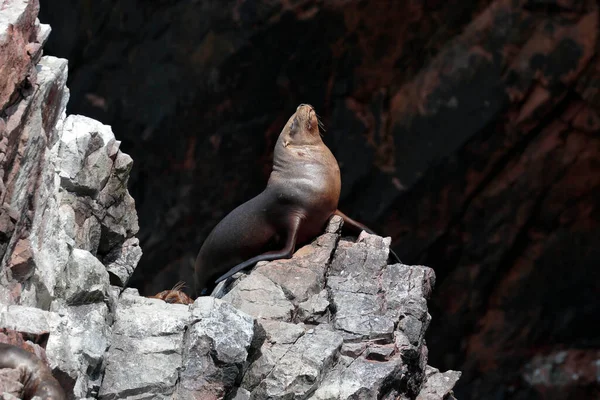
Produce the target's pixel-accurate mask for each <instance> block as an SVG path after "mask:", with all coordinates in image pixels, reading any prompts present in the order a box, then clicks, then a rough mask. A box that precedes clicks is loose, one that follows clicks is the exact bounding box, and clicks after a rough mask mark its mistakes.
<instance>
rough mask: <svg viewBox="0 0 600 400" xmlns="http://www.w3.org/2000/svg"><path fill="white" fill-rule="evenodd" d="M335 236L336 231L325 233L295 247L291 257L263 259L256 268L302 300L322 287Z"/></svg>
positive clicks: (288, 293) (285, 290)
mask: <svg viewBox="0 0 600 400" xmlns="http://www.w3.org/2000/svg"><path fill="white" fill-rule="evenodd" d="M334 224H335V223H334ZM338 238H339V235H338V234H337V233H325V234H323V235H321V236H319V237H318V238H317V239H315V240H314V242H313V243H312V244H310V245H306V246H304V247H302V248H300V249H299V250H298V251H296V253H295V254H294V257H293V258H291V259H289V260H276V261H272V262H269V263H265V264H263V265H260V266H257V267H256V269H255V271H256V273H260V274H262V275H264V276H266V277H268V278H269V279H270V280H271V281H273V282H274V283H275V284H277V286H279V287H281V288H282V290H283V291H284V293H285V294H286V295H287V297H288V298H289V299H291V300H292V301H293V302H294V303H296V304H297V303H300V302H304V301H306V300H308V298H309V297H311V296H313V295H315V294H318V293H319V292H321V291H322V290H323V287H324V284H325V271H326V269H327V265H328V262H329V260H330V259H331V254H332V253H333V251H334V250H335V245H336V243H337V240H338Z"/></svg>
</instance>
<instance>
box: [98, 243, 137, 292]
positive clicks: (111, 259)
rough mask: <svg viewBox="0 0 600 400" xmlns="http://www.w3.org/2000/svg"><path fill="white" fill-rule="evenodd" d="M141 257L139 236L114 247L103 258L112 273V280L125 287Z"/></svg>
mask: <svg viewBox="0 0 600 400" xmlns="http://www.w3.org/2000/svg"><path fill="white" fill-rule="evenodd" d="M140 258H142V248H141V247H140V241H139V239H138V238H135V237H133V238H130V239H127V240H126V241H125V242H124V243H123V244H122V245H121V246H117V247H115V248H113V249H112V250H111V251H110V253H108V254H107V255H106V257H104V260H103V261H104V264H105V265H106V269H107V271H108V273H109V274H110V275H111V282H112V283H113V284H115V285H118V286H120V287H125V285H126V284H127V282H128V281H129V278H131V275H132V274H133V271H134V270H135V267H136V265H137V263H138V262H139V261H140Z"/></svg>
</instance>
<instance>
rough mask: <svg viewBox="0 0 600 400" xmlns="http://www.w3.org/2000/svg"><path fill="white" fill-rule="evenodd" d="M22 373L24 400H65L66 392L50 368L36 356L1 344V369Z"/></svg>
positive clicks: (15, 347)
mask: <svg viewBox="0 0 600 400" xmlns="http://www.w3.org/2000/svg"><path fill="white" fill-rule="evenodd" d="M1 368H12V369H17V370H20V371H21V382H22V383H23V386H24V387H23V399H31V398H33V397H35V396H38V397H39V398H41V399H43V400H65V399H66V398H67V397H66V396H65V392H64V391H63V389H62V387H61V386H60V385H59V384H58V381H57V380H56V379H55V378H54V377H53V376H52V372H50V368H48V367H47V366H46V364H44V362H43V361H42V360H40V359H39V358H37V357H36V356H35V355H34V354H31V353H29V352H28V351H26V350H24V349H21V348H19V347H17V346H13V345H10V344H6V343H0V369H1Z"/></svg>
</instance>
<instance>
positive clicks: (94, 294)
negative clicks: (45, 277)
mask: <svg viewBox="0 0 600 400" xmlns="http://www.w3.org/2000/svg"><path fill="white" fill-rule="evenodd" d="M63 276H64V280H61V282H59V283H58V285H57V288H56V291H57V295H58V296H59V297H60V298H62V299H64V300H65V301H66V302H67V303H68V304H86V303H93V302H98V301H103V300H104V298H106V297H107V295H108V286H109V279H108V272H107V271H106V268H105V267H104V265H103V264H102V263H101V262H100V261H99V260H98V259H97V258H96V257H94V256H93V255H92V254H91V253H90V252H89V251H86V250H80V249H73V251H72V252H71V256H70V257H69V261H68V262H67V266H66V273H65V274H64V275H63Z"/></svg>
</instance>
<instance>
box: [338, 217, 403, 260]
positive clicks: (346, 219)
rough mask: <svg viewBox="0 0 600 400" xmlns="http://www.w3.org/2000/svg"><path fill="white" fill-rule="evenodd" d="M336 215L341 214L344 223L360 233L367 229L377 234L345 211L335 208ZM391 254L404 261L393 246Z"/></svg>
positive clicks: (371, 233)
mask: <svg viewBox="0 0 600 400" xmlns="http://www.w3.org/2000/svg"><path fill="white" fill-rule="evenodd" d="M335 215H339V216H340V217H342V219H343V220H344V225H346V226H348V227H350V228H352V229H353V230H354V231H355V232H356V233H357V234H360V232H361V231H365V232H367V233H368V234H370V235H377V234H376V233H375V232H374V231H373V230H372V229H370V228H369V227H368V226H366V225H363V224H361V223H360V222H358V221H355V220H353V219H352V218H350V217H349V216H347V215H346V214H344V213H343V212H341V211H340V210H335ZM390 255H391V256H392V257H393V258H394V259H396V262H398V263H401V262H402V261H400V258H399V257H398V255H397V254H396V253H395V252H394V250H392V248H391V247H390Z"/></svg>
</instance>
